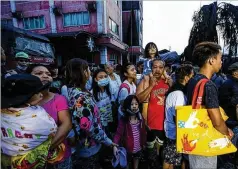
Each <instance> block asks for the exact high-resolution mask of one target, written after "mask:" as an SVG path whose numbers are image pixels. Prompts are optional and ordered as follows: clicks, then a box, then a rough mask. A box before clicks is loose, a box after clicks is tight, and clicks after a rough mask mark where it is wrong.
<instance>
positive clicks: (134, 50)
mask: <svg viewBox="0 0 238 169" xmlns="http://www.w3.org/2000/svg"><path fill="white" fill-rule="evenodd" d="M128 52H129V53H131V54H135V55H143V54H144V49H143V48H142V47H141V46H130V47H129V48H128Z"/></svg>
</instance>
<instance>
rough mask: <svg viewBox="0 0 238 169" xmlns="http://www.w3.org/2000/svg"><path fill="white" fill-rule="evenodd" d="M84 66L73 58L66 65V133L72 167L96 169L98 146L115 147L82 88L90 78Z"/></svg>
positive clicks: (88, 94) (84, 63) (80, 61)
mask: <svg viewBox="0 0 238 169" xmlns="http://www.w3.org/2000/svg"><path fill="white" fill-rule="evenodd" d="M90 74H91V72H90V70H89V66H88V63H87V62H86V61H85V60H82V59H79V58H75V59H71V60H70V61H68V63H67V65H66V83H67V85H68V86H67V87H68V96H69V98H68V100H69V107H70V110H71V113H72V115H73V119H74V120H73V124H74V129H73V131H71V132H70V136H71V143H72V144H73V143H74V144H75V146H76V152H75V168H80V169H96V168H100V165H99V156H98V152H99V150H100V148H101V143H103V144H105V145H107V146H115V144H114V143H112V140H111V139H109V138H108V137H107V135H106V134H105V132H104V131H103V130H102V128H101V124H100V118H99V110H98V107H97V105H96V102H95V100H94V99H93V96H92V94H91V93H90V92H89V91H88V90H87V89H86V88H85V85H86V82H87V80H88V79H89V77H90Z"/></svg>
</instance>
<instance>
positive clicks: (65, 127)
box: [51, 96, 72, 149]
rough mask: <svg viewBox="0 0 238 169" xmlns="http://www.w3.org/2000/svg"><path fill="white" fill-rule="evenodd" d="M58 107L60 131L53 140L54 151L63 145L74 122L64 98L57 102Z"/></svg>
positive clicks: (61, 97) (58, 99)
mask: <svg viewBox="0 0 238 169" xmlns="http://www.w3.org/2000/svg"><path fill="white" fill-rule="evenodd" d="M56 107H57V110H58V119H59V122H58V130H57V132H56V134H55V137H54V138H53V140H52V143H51V148H52V149H54V148H55V147H57V146H58V145H59V144H61V143H62V142H63V141H64V140H65V138H66V137H67V135H68V133H69V131H70V130H71V129H72V122H71V117H70V113H69V110H68V104H67V101H66V99H65V97H63V96H59V97H58V98H57V100H56Z"/></svg>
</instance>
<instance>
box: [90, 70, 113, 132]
mask: <svg viewBox="0 0 238 169" xmlns="http://www.w3.org/2000/svg"><path fill="white" fill-rule="evenodd" d="M92 92H93V97H94V99H95V100H96V104H97V106H98V108H99V113H100V114H99V116H100V120H101V124H102V127H103V129H104V130H105V132H106V133H107V135H108V134H110V131H111V130H110V127H109V124H111V122H113V117H112V105H111V92H110V90H109V78H108V75H107V73H106V71H105V70H102V69H98V70H96V71H95V73H94V75H93V90H92Z"/></svg>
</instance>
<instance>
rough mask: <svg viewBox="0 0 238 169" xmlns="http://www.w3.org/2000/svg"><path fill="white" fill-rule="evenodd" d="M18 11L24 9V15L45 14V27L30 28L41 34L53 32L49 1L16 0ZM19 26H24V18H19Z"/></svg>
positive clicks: (25, 16)
mask: <svg viewBox="0 0 238 169" xmlns="http://www.w3.org/2000/svg"><path fill="white" fill-rule="evenodd" d="M15 3H16V11H22V12H23V17H24V18H28V17H35V16H42V15H44V18H45V28H43V29H34V30H30V31H32V32H35V33H39V34H46V33H50V32H51V25H50V13H49V1H15ZM18 26H19V28H24V26H23V20H22V19H20V20H18Z"/></svg>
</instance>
